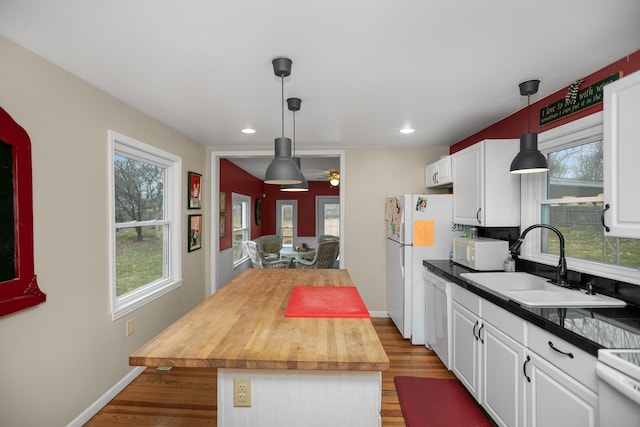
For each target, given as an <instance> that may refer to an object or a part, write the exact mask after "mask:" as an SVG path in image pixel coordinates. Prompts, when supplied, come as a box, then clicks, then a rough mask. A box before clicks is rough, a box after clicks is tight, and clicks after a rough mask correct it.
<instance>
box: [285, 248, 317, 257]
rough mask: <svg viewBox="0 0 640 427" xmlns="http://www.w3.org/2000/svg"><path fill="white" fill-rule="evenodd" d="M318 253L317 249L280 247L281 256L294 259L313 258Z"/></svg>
mask: <svg viewBox="0 0 640 427" xmlns="http://www.w3.org/2000/svg"><path fill="white" fill-rule="evenodd" d="M315 254H316V250H315V249H311V248H308V249H304V250H303V249H296V248H288V247H287V248H282V249H280V258H293V259H300V258H304V259H313V257H314V256H315Z"/></svg>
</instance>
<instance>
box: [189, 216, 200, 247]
mask: <svg viewBox="0 0 640 427" xmlns="http://www.w3.org/2000/svg"><path fill="white" fill-rule="evenodd" d="M187 246H188V248H189V252H191V251H195V250H198V249H200V248H201V247H202V215H189V241H188V243H187Z"/></svg>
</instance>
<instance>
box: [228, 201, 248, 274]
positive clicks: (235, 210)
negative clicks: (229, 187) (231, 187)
mask: <svg viewBox="0 0 640 427" xmlns="http://www.w3.org/2000/svg"><path fill="white" fill-rule="evenodd" d="M231 200H232V202H231V206H232V209H231V224H232V236H231V243H232V245H233V263H234V265H235V264H238V263H240V262H242V261H243V260H244V259H245V258H246V257H247V254H246V253H245V252H244V245H243V243H242V242H244V241H245V240H250V239H251V221H249V215H250V214H251V212H250V211H251V209H250V206H251V197H249V196H245V195H243V194H236V193H232V194H231Z"/></svg>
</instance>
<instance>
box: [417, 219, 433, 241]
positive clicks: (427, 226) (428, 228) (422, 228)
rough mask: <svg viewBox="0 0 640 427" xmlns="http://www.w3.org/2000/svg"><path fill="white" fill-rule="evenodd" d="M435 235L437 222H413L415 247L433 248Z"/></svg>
mask: <svg viewBox="0 0 640 427" xmlns="http://www.w3.org/2000/svg"><path fill="white" fill-rule="evenodd" d="M434 234H435V221H433V220H430V219H428V220H427V219H425V220H417V221H414V222H413V246H433V245H434V244H435V238H434Z"/></svg>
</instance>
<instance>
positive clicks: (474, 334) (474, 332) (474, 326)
mask: <svg viewBox="0 0 640 427" xmlns="http://www.w3.org/2000/svg"><path fill="white" fill-rule="evenodd" d="M477 327H478V321H477V320H476V324H475V325H473V337H474V338H475V339H476V341H478V336H477V335H476V328H477Z"/></svg>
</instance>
